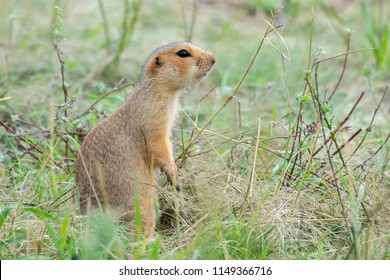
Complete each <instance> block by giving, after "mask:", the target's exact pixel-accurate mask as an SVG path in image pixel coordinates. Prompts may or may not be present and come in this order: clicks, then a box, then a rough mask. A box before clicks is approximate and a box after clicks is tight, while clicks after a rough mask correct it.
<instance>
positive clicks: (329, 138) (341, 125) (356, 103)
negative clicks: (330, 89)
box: [313, 91, 365, 156]
mask: <svg viewBox="0 0 390 280" xmlns="http://www.w3.org/2000/svg"><path fill="white" fill-rule="evenodd" d="M364 94H365V92H364V91H363V92H362V93H361V94H360V96H359V97H358V99H357V100H356V102H355V104H354V105H353V107H352V109H351V110H350V111H349V113H348V115H347V116H346V117H345V118H344V119H343V120H342V121H341V122H340V123H339V124H338V125H337V127H336V129H335V130H334V131H333V132H332V134H333V135H336V133H337V132H338V131H339V130H340V129H341V128H342V127H343V125H344V124H345V123H346V122H347V121H348V120H349V118H350V117H351V115H352V113H353V112H354V111H355V109H356V106H357V105H358V104H359V103H360V101H361V100H362V98H363V96H364ZM329 128H330V127H329ZM331 139H332V136H329V137H328V138H326V139H325V141H324V143H323V144H322V145H321V146H320V147H319V148H318V149H317V150H316V151H315V152H314V154H313V156H315V155H317V154H318V153H319V152H320V151H321V150H322V148H323V147H324V146H325V145H326V144H327V143H328V142H329V141H330V140H331Z"/></svg>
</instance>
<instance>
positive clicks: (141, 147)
mask: <svg viewBox="0 0 390 280" xmlns="http://www.w3.org/2000/svg"><path fill="white" fill-rule="evenodd" d="M214 62H215V58H214V55H213V54H212V53H210V52H206V51H204V50H202V49H200V48H198V47H196V46H194V45H192V44H190V43H187V42H184V43H171V44H168V45H165V46H162V47H160V48H158V49H156V50H155V51H153V52H152V53H151V55H150V56H149V57H148V59H147V60H146V62H145V64H144V66H143V68H142V73H141V77H140V81H139V83H138V84H137V85H136V86H135V88H134V90H133V92H132V93H131V94H130V95H129V97H128V98H127V100H126V102H125V103H124V104H123V105H122V106H121V107H120V108H119V109H118V110H116V111H115V112H114V113H112V114H111V115H110V116H108V117H107V118H106V119H104V120H103V121H101V122H100V123H99V124H98V125H97V126H96V127H94V128H93V129H92V130H91V131H90V132H89V133H88V135H87V136H86V138H85V140H84V141H83V143H82V145H81V147H80V150H79V153H78V157H77V162H76V184H77V186H78V188H79V192H80V207H81V212H82V213H85V212H87V210H88V209H89V208H90V207H92V208H96V207H101V208H102V209H103V210H109V209H114V210H115V212H116V213H118V211H119V214H120V216H121V219H122V220H125V221H131V220H132V219H133V216H134V207H135V203H134V200H135V198H136V197H138V198H139V205H140V210H141V211H140V212H141V217H142V227H143V232H144V234H145V235H146V236H151V235H153V234H154V231H155V226H156V207H157V204H156V202H157V192H156V187H155V186H156V184H157V183H156V181H157V177H158V175H159V172H160V171H162V172H164V173H165V174H166V176H167V180H168V182H170V183H172V185H174V186H176V187H177V186H178V174H177V168H176V164H175V160H174V158H173V154H172V144H171V142H170V140H169V136H170V133H171V129H172V126H173V123H174V119H175V115H176V112H177V109H178V103H179V93H180V91H181V90H182V89H184V88H187V87H190V86H192V85H194V84H196V83H198V82H199V81H201V80H202V79H203V78H204V77H205V76H206V75H207V73H208V72H209V71H210V70H211V69H212V67H213V65H214Z"/></svg>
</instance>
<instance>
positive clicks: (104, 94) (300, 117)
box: [0, 0, 390, 260]
mask: <svg viewBox="0 0 390 280" xmlns="http://www.w3.org/2000/svg"><path fill="white" fill-rule="evenodd" d="M279 2H280V3H279ZM389 17H390V8H389V7H388V5H386V4H385V1H384V0H376V1H374V0H371V1H369V0H360V1H358V0H344V1H335V0H329V1H325V0H324V1H321V0H312V1H310V0H305V1H298V0H289V1H287V0H286V1H267V0H240V1H233V0H228V1H222V0H221V1H219V0H178V1H174V0H167V1H152V0H123V1H103V0H97V1H72V0H70V1H61V0H55V1H42V0H35V1H32V0H25V1H16V0H11V1H9V0H0V53H1V62H0V211H1V212H0V259H61V260H66V259H213V260H214V259H260V260H262V259H294V260H296V259H319V260H324V259H336V260H338V259H376V260H380V259H387V260H388V259H390V202H389V201H390V162H389V160H390V145H389V142H390V139H389V138H390V118H389V114H390V92H389V91H390V90H389V89H388V84H389V80H390V55H389V46H388V41H389V23H388V20H387V19H388V18H389ZM173 41H191V42H193V43H194V44H195V45H198V46H200V47H201V48H203V49H206V50H209V51H211V52H213V53H214V54H215V56H216V64H215V66H214V69H213V71H212V72H211V73H210V75H209V76H208V77H207V78H206V79H205V80H204V81H203V82H202V83H201V84H200V85H199V86H196V87H194V88H190V89H188V90H186V91H185V92H183V94H182V96H181V103H182V105H181V111H180V114H179V116H178V120H177V122H176V125H175V128H174V130H173V131H172V142H173V144H174V155H175V157H176V164H177V166H178V167H179V172H180V180H181V185H182V190H181V191H180V192H177V191H176V190H175V189H174V188H172V187H170V186H169V185H167V184H166V182H165V181H164V180H165V178H164V176H161V182H160V186H159V187H158V192H159V196H160V202H159V203H160V210H159V216H160V219H159V223H158V230H157V234H156V236H155V238H154V239H153V240H152V241H151V240H145V239H144V238H143V236H142V234H141V231H140V230H139V226H137V225H140V223H141V221H140V217H139V215H136V219H135V223H136V228H137V230H136V231H135V232H129V230H128V228H129V226H128V224H126V223H121V222H118V221H117V220H116V219H115V218H113V217H108V216H105V215H103V214H102V213H100V212H99V211H96V212H94V213H92V214H91V215H88V216H82V215H80V212H79V207H78V203H77V187H76V184H75V178H74V162H75V159H76V155H77V151H78V149H79V147H80V144H81V142H82V140H83V138H84V137H85V135H86V134H87V133H88V131H89V130H90V129H91V128H92V127H93V126H95V125H96V124H97V123H98V122H99V121H100V120H102V119H104V117H106V116H107V115H109V114H110V113H111V112H113V111H114V110H115V109H116V108H118V107H119V106H120V105H121V104H122V103H123V102H124V101H125V99H126V96H127V95H128V94H131V90H132V87H133V85H134V84H135V83H137V80H138V77H139V74H140V70H141V67H142V64H143V62H144V60H145V59H146V57H147V56H148V55H149V53H150V52H151V51H153V50H154V49H155V48H157V47H159V46H161V45H163V44H166V43H169V42H173Z"/></svg>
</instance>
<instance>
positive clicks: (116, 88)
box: [72, 83, 135, 121]
mask: <svg viewBox="0 0 390 280" xmlns="http://www.w3.org/2000/svg"><path fill="white" fill-rule="evenodd" d="M129 86H133V87H134V86H135V85H134V84H133V83H128V84H125V85H123V86H120V87H115V88H113V89H112V90H110V91H109V92H107V93H105V94H103V95H102V96H100V97H99V98H98V99H97V100H96V101H95V102H93V103H92V104H91V105H90V106H89V107H88V108H87V109H86V110H84V112H82V113H81V114H79V115H78V116H76V117H74V118H72V121H74V120H77V119H79V118H81V117H83V116H85V115H86V114H88V113H89V112H90V110H91V109H92V108H93V107H95V106H96V104H98V103H99V102H100V101H102V100H103V99H104V98H106V97H107V96H109V95H110V94H112V93H114V92H117V91H121V90H122V89H125V88H127V87H129Z"/></svg>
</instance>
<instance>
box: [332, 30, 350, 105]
mask: <svg viewBox="0 0 390 280" xmlns="http://www.w3.org/2000/svg"><path fill="white" fill-rule="evenodd" d="M350 43H351V33H348V35H347V51H346V52H345V57H344V62H343V68H342V70H341V74H340V77H339V79H338V81H337V83H336V85H335V87H334V89H333V91H332V93H331V94H330V95H329V97H328V102H329V101H330V100H331V99H332V97H333V95H334V94H335V93H336V91H337V89H338V88H339V85H340V83H341V80H342V79H343V77H344V73H345V69H347V61H348V54H349V48H350Z"/></svg>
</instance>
